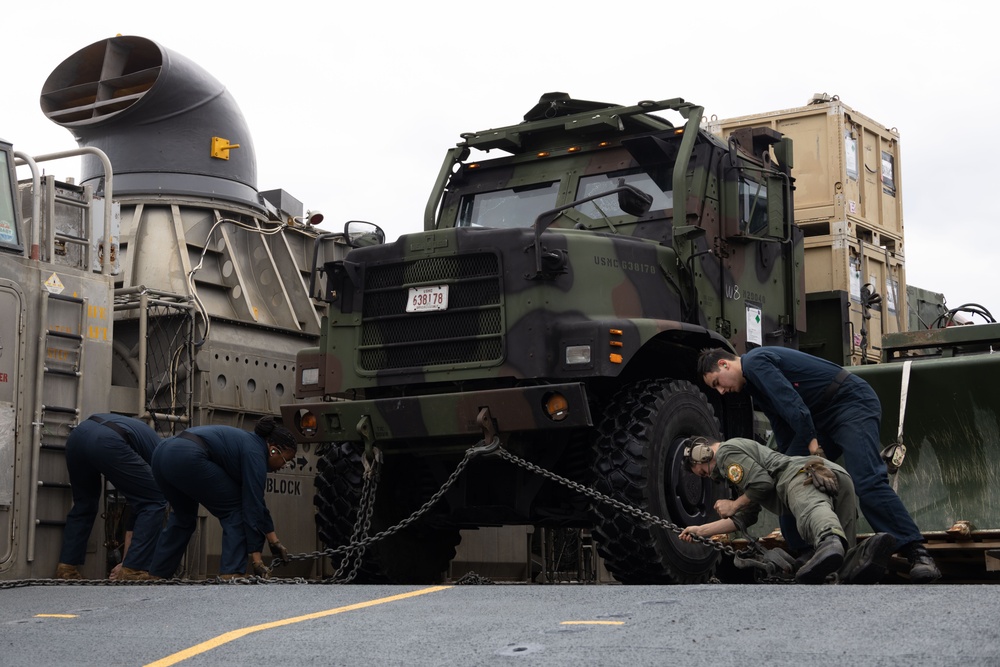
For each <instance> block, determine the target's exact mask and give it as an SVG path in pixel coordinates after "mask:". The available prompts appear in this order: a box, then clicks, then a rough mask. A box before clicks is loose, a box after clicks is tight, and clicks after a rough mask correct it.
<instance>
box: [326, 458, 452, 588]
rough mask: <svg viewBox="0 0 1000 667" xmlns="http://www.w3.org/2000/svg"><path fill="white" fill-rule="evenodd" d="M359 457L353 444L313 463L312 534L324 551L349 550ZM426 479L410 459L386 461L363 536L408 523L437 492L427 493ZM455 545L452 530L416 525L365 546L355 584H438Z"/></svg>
mask: <svg viewBox="0 0 1000 667" xmlns="http://www.w3.org/2000/svg"><path fill="white" fill-rule="evenodd" d="M362 451H363V449H362V447H361V445H359V444H357V443H335V444H334V445H333V446H332V447H330V448H329V449H328V450H327V451H326V453H325V454H324V455H323V456H321V457H320V458H319V460H318V461H317V465H316V471H317V472H316V495H315V496H314V498H313V504H314V505H315V506H316V532H317V535H318V536H319V539H320V541H321V542H322V543H323V544H325V545H326V546H327V547H330V548H335V547H338V546H341V545H343V544H348V543H349V542H350V541H351V537H352V536H353V533H354V523H355V521H356V520H357V516H358V506H359V505H360V503H361V491H362V488H363V483H364V477H363V472H364V466H363V464H362V461H361V455H362ZM426 473H427V471H426V467H423V466H421V465H420V462H419V461H418V460H415V459H407V460H406V461H405V462H402V461H400V460H398V459H396V460H391V459H390V460H389V461H387V462H386V463H385V464H384V465H383V467H382V475H381V480H380V481H379V484H378V487H377V488H376V492H375V509H374V511H373V512H372V517H371V523H370V527H369V530H368V533H367V535H368V536H371V535H375V534H376V533H379V532H381V531H383V530H385V529H387V528H390V527H392V526H394V525H396V524H397V523H399V522H400V521H401V520H403V519H405V518H407V517H408V516H410V515H411V514H412V513H413V512H414V511H415V510H417V509H418V508H419V507H420V506H421V505H422V504H423V503H424V502H426V500H427V499H428V498H429V497H430V496H431V495H433V493H434V492H435V491H437V488H436V487H435V488H431V489H430V490H429V491H428V490H426V489H427V486H428V483H427V478H428V477H429V475H428V474H426ZM459 540H460V535H459V531H458V530H457V529H439V528H432V527H430V526H427V525H425V524H423V523H422V522H420V521H417V522H415V523H413V524H410V525H409V526H407V527H406V528H404V529H403V530H402V531H400V532H397V533H394V534H393V535H392V536H390V537H387V538H385V539H383V540H380V541H378V542H376V543H374V544H371V545H369V546H368V547H367V548H366V549H365V554H364V557H363V559H362V562H361V567H360V568H359V569H358V572H357V575H356V576H355V578H354V582H356V583H391V584H426V583H437V582H439V581H441V579H442V575H443V574H444V572H445V570H447V569H448V563H449V562H450V561H451V559H452V558H454V557H455V547H456V546H457V545H458V543H459ZM332 560H333V565H334V567H339V566H340V564H341V562H342V560H343V558H342V557H341V556H340V555H337V556H334V557H333V558H332ZM347 571H349V570H347ZM347 571H345V574H346V572H347Z"/></svg>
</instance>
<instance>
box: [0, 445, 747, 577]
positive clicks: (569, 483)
mask: <svg viewBox="0 0 1000 667" xmlns="http://www.w3.org/2000/svg"><path fill="white" fill-rule="evenodd" d="M480 455H493V456H499V457H500V458H502V459H503V460H505V461H508V462H509V463H513V464H514V465H516V466H519V467H521V468H524V469H525V470H528V471H529V472H532V473H535V474H537V475H541V476H542V477H545V478H547V479H550V480H552V481H553V482H556V483H557V484H561V485H563V486H565V487H568V488H570V489H572V490H574V491H576V492H578V493H581V494H583V495H585V496H587V497H588V498H591V499H592V500H595V501H597V502H600V503H604V504H606V505H610V506H611V507H614V508H615V509H617V510H619V511H621V512H624V513H626V514H629V515H631V516H633V517H635V518H637V519H640V520H642V521H645V522H646V523H649V524H652V525H656V526H660V527H661V528H665V529H667V530H671V531H673V532H675V533H677V534H680V533H681V532H682V531H683V530H684V528H683V527H682V526H678V525H677V524H675V523H672V522H670V521H667V520H666V519H662V518H660V517H658V516H655V515H653V514H650V513H649V512H646V511H645V510H642V509H639V508H638V507H635V506H633V505H629V504H628V503H625V502H622V501H620V500H616V499H615V498H612V497H610V496H607V495H605V494H603V493H601V492H600V491H597V490H596V489H591V488H589V487H587V486H584V485H583V484H580V483H579V482H574V481H573V480H571V479H567V478H565V477H562V476H560V475H557V474H556V473H554V472H551V471H549V470H546V469H544V468H542V467H540V466H537V465H535V464H534V463H531V462H530V461H527V460H525V459H522V458H520V457H519V456H516V455H515V454H512V453H511V452H509V451H507V450H505V449H503V448H502V447H500V446H499V439H498V438H497V437H496V436H494V437H493V439H492V440H491V442H489V443H486V442H485V440H482V441H480V442H479V443H477V445H476V446H474V447H470V448H469V449H468V450H466V452H465V456H464V457H463V458H462V460H461V461H459V463H458V465H457V466H456V467H455V470H454V471H452V473H451V475H449V476H448V479H447V480H445V482H444V484H443V485H442V486H441V488H440V489H438V491H437V492H436V493H435V494H434V495H433V496H431V497H430V498H429V499H428V500H427V502H425V503H424V504H423V505H421V506H420V508H419V509H417V510H416V511H415V512H414V513H413V514H411V515H410V516H408V517H407V518H405V519H403V520H402V521H400V522H399V523H397V524H396V525H395V526H392V527H390V528H387V529H385V530H383V531H381V532H379V533H376V534H375V535H370V536H369V535H368V531H369V530H370V529H371V519H372V514H373V511H374V507H375V490H376V488H377V487H378V481H379V477H380V472H381V465H382V457H381V455H380V453H378V454H376V455H375V456H374V457H373V458H372V460H371V461H368V462H367V463H368V464H367V465H366V466H365V468H366V469H365V473H364V484H363V486H362V491H361V500H360V504H359V508H358V518H357V520H356V521H355V524H354V534H353V536H352V538H351V541H350V543H349V544H344V545H341V546H339V547H331V548H328V549H323V550H317V551H310V552H303V553H297V554H289V555H288V558H287V559H282V558H275V559H274V560H272V561H271V565H270V568H269V569H273V568H275V567H276V566H278V565H281V564H283V563H293V562H298V561H309V560H317V559H320V558H323V557H330V558H331V559H332V558H334V557H337V556H342V557H343V560H342V561H341V564H340V566H339V567H338V568H337V570H336V571H335V572H334V574H333V575H332V576H331V577H330V578H328V579H325V580H323V581H322V582H311V581H309V580H307V579H303V578H301V577H295V578H290V579H281V578H264V577H234V578H232V579H226V580H222V579H209V580H205V581H194V580H187V579H154V580H149V581H110V580H105V579H20V580H12V581H7V582H0V589H3V588H18V587H22V586H120V585H149V584H155V585H161V586H162V585H171V586H181V585H206V584H208V585H212V584H229V583H233V584H268V585H271V584H302V583H324V584H346V583H349V582H350V581H352V580H353V579H354V577H355V576H357V572H358V570H359V568H360V567H361V561H362V557H363V555H364V552H365V550H366V549H367V548H368V547H369V546H371V545H372V544H374V543H376V542H379V541H381V540H384V539H386V538H388V537H391V536H392V535H395V534H396V533H398V532H399V531H401V530H403V529H404V528H406V527H407V526H409V525H410V524H411V523H413V522H414V521H417V520H419V519H420V518H421V517H422V516H423V515H424V514H426V513H427V512H428V511H430V509H431V508H432V507H433V506H434V505H435V504H436V503H437V502H438V501H439V500H440V499H441V498H442V497H443V496H444V494H445V493H447V492H448V490H449V489H450V488H451V487H452V485H453V484H454V483H455V482H456V481H457V480H458V478H459V477H460V476H461V474H462V472H463V471H464V470H465V468H466V466H468V465H469V462H470V461H472V459H473V458H475V457H476V456H480ZM691 539H692V541H694V542H698V543H700V544H703V545H705V546H707V547H710V548H712V549H715V550H716V551H721V552H724V553H726V554H727V555H729V556H735V555H737V553H741V554H745V553H749V552H748V551H747V550H743V551H740V552H737V551H736V549H734V548H733V547H732V546H730V545H728V544H724V543H722V542H718V541H716V540H713V539H711V538H708V537H702V536H700V535H691ZM348 567H349V568H350V569H349V570H348ZM345 571H347V574H346V576H345V575H344V572H345Z"/></svg>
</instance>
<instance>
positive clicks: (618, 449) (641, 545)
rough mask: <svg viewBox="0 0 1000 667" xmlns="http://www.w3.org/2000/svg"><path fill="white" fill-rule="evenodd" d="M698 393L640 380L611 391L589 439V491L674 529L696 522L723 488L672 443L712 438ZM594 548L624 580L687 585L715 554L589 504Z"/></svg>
mask: <svg viewBox="0 0 1000 667" xmlns="http://www.w3.org/2000/svg"><path fill="white" fill-rule="evenodd" d="M718 434H719V426H718V421H717V420H716V418H715V414H714V412H713V411H712V408H711V406H710V405H709V404H708V400H707V399H706V397H705V395H704V394H703V393H702V392H700V391H699V390H698V388H697V387H695V386H694V385H693V384H691V383H690V382H685V381H680V380H677V381H671V380H644V381H642V382H638V383H636V384H634V385H631V386H629V387H626V388H625V389H623V390H621V391H619V392H618V394H617V395H616V396H615V397H614V399H613V400H612V403H611V405H609V406H608V408H607V409H606V411H605V414H604V418H603V420H602V422H601V424H600V427H599V435H598V438H597V442H596V449H597V457H596V461H595V472H596V474H597V482H596V489H597V490H598V491H600V492H601V493H604V494H605V495H608V496H610V497H612V498H614V499H616V500H618V501H621V502H624V503H628V504H629V505H632V506H635V507H638V508H639V509H642V510H644V511H646V512H649V513H650V514H653V515H654V516H657V517H662V518H664V519H667V520H668V521H670V522H671V523H674V524H677V525H679V526H688V525H694V524H702V523H705V522H706V519H707V518H708V516H709V514H710V513H712V514H713V516H712V518H713V519H714V518H717V517H715V516H714V509H713V505H714V504H715V501H716V499H718V498H720V497H722V495H723V493H724V488H723V487H722V486H721V485H719V484H716V483H713V482H712V481H711V480H708V479H702V478H700V477H698V476H696V475H694V474H692V473H690V472H688V471H687V469H686V468H685V467H684V464H683V449H682V448H681V447H680V442H681V440H682V439H683V438H685V437H687V436H691V435H708V436H718ZM593 511H594V514H595V523H596V526H595V536H596V538H597V540H598V553H600V555H601V556H602V557H603V558H604V560H605V565H606V566H607V568H608V571H609V572H611V573H612V574H613V575H614V577H615V579H617V580H618V581H621V582H622V583H627V584H668V583H677V584H693V583H702V582H705V581H707V580H708V578H709V577H710V576H711V574H712V572H713V570H714V567H715V564H716V561H717V560H718V553H719V552H718V551H716V550H714V549H712V548H710V547H706V546H704V545H701V544H693V543H692V544H689V543H686V542H681V541H680V540H679V539H678V538H677V535H676V534H675V533H674V531H672V530H668V529H666V528H662V527H660V526H656V525H648V524H646V523H645V522H643V521H641V520H639V519H636V518H634V517H632V516H631V515H628V514H625V513H622V512H621V511H619V510H616V509H615V508H614V507H612V506H611V505H608V504H606V503H599V502H598V503H595V504H594V508H593Z"/></svg>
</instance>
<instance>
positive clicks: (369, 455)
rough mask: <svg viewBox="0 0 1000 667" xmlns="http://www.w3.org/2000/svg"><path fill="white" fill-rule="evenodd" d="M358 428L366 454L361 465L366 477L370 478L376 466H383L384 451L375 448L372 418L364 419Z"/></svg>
mask: <svg viewBox="0 0 1000 667" xmlns="http://www.w3.org/2000/svg"><path fill="white" fill-rule="evenodd" d="M356 428H357V431H358V434H359V435H360V436H361V439H362V440H364V441H365V453H364V454H362V456H361V463H362V465H364V468H365V473H364V474H365V477H370V476H371V475H372V470H373V468H374V467H375V464H376V463H377V464H379V465H381V464H382V450H381V449H379V448H378V447H376V446H375V437H374V436H373V435H372V420H371V417H369V416H368V415H365V416H364V417H362V418H361V421H359V422H358V425H357V427H356Z"/></svg>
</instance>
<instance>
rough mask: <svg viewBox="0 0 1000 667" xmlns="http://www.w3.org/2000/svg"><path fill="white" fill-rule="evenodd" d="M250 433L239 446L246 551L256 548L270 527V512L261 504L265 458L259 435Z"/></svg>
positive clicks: (260, 546) (271, 525) (257, 549)
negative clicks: (240, 446)
mask: <svg viewBox="0 0 1000 667" xmlns="http://www.w3.org/2000/svg"><path fill="white" fill-rule="evenodd" d="M248 435H249V436H250V437H249V438H248V439H247V442H246V443H245V444H244V446H243V447H242V448H241V452H242V457H243V460H242V461H241V470H242V474H243V480H242V482H243V527H244V531H245V533H246V540H247V552H248V553H253V552H255V551H260V550H261V549H262V548H263V546H264V536H265V535H267V533H270V532H272V531H273V530H274V522H273V521H272V520H271V513H270V512H269V511H268V509H267V505H266V504H264V484H265V482H266V480H267V458H266V456H265V450H264V446H263V443H262V441H261V439H260V437H259V436H256V435H253V434H248Z"/></svg>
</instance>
